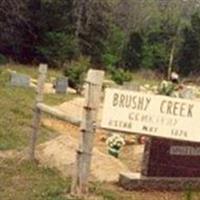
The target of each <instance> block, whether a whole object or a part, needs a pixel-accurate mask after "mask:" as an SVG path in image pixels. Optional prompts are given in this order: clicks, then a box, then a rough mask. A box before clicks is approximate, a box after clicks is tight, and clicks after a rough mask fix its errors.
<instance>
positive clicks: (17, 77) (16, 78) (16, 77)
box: [11, 72, 30, 87]
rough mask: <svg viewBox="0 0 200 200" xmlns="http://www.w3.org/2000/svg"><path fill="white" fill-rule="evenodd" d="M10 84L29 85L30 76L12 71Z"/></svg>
mask: <svg viewBox="0 0 200 200" xmlns="http://www.w3.org/2000/svg"><path fill="white" fill-rule="evenodd" d="M11 85H12V86H17V87H29V86H30V77H29V76H28V75H24V74H19V73H16V72H12V73H11Z"/></svg>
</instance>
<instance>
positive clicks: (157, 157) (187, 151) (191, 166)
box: [142, 138, 200, 177]
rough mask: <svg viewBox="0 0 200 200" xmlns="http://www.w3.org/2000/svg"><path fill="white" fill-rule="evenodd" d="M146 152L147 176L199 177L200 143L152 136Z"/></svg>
mask: <svg viewBox="0 0 200 200" xmlns="http://www.w3.org/2000/svg"><path fill="white" fill-rule="evenodd" d="M149 145H150V146H149V147H147V149H145V151H147V152H148V158H147V160H148V162H147V163H146V170H144V171H143V172H142V173H143V174H142V175H144V176H147V177H200V143H195V142H185V141H176V140H170V139H161V138H152V139H151V141H150V144H149Z"/></svg>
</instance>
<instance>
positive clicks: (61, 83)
mask: <svg viewBox="0 0 200 200" xmlns="http://www.w3.org/2000/svg"><path fill="white" fill-rule="evenodd" d="M67 87H68V79H67V78H65V77H61V78H57V80H56V84H55V89H56V93H63V94H65V93H66V92H67Z"/></svg>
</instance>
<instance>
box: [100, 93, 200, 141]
mask: <svg viewBox="0 0 200 200" xmlns="http://www.w3.org/2000/svg"><path fill="white" fill-rule="evenodd" d="M101 126H102V128H106V129H111V130H118V131H125V132H131V133H138V134H143V135H149V136H158V137H164V138H171V139H177V140H186V141H195V142H200V102H197V101H191V100H186V99H180V98H171V97H166V96H161V95H149V94H145V93H139V92H133V91H125V90H119V89H106V92H105V100H104V107H103V116H102V122H101Z"/></svg>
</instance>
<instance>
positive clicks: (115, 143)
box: [106, 134, 125, 158]
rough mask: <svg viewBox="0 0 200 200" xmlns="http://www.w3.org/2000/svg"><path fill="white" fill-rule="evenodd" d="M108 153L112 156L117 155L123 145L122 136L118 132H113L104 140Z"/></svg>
mask: <svg viewBox="0 0 200 200" xmlns="http://www.w3.org/2000/svg"><path fill="white" fill-rule="evenodd" d="M106 144H107V146H108V153H109V154H110V155H112V156H114V157H116V158H117V157H118V155H119V152H120V150H121V148H122V147H123V146H124V145H125V141H124V138H123V137H121V136H120V135H118V134H113V135H112V136H110V137H109V138H108V139H107V140H106Z"/></svg>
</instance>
